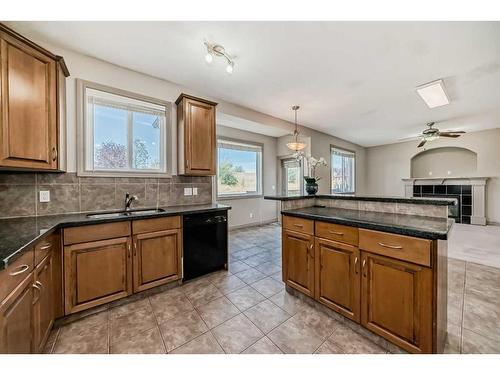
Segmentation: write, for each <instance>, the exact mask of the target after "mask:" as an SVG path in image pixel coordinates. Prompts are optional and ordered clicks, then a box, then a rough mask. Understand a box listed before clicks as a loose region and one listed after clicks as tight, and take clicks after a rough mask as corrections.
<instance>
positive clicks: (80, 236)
mask: <svg viewBox="0 0 500 375" xmlns="http://www.w3.org/2000/svg"><path fill="white" fill-rule="evenodd" d="M127 236H130V222H129V221H121V222H119V223H109V224H96V225H84V226H81V227H75V228H66V229H64V244H65V245H71V244H75V243H82V242H92V241H100V240H107V239H111V238H118V237H127Z"/></svg>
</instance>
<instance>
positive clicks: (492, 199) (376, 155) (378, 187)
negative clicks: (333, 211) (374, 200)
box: [366, 129, 500, 223]
mask: <svg viewBox="0 0 500 375" xmlns="http://www.w3.org/2000/svg"><path fill="white" fill-rule="evenodd" d="M416 146H417V142H416V141H414V142H402V143H395V144H390V145H384V146H377V147H369V148H367V149H366V190H367V191H366V193H368V194H370V195H386V196H404V183H403V181H401V179H402V178H408V177H410V164H411V163H410V162H411V158H412V157H413V156H414V155H416V154H417V153H418V152H420V150H418V149H417V147H416ZM438 147H463V148H466V149H469V150H471V151H473V152H475V153H477V170H476V173H475V176H476V177H491V179H490V180H489V181H488V185H487V201H486V217H487V220H488V221H490V222H497V223H498V222H500V129H492V130H485V131H480V132H474V133H468V134H465V135H463V136H461V137H460V138H457V139H446V138H440V139H438V140H436V141H434V142H432V143H430V144H429V145H428V146H426V148H427V149H434V148H438Z"/></svg>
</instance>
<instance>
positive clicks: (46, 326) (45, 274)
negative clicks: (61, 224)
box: [32, 253, 54, 353]
mask: <svg viewBox="0 0 500 375" xmlns="http://www.w3.org/2000/svg"><path fill="white" fill-rule="evenodd" d="M33 287H34V288H35V289H36V290H35V292H34V293H35V296H34V301H33V349H32V351H33V353H42V352H43V349H44V346H45V343H46V341H47V338H48V337H49V334H50V330H51V329H52V324H53V323H54V297H53V293H54V290H53V288H54V283H53V257H52V253H50V254H49V255H47V257H46V258H45V259H44V260H43V261H42V262H41V263H40V264H39V265H38V266H37V268H36V270H35V283H34V284H33Z"/></svg>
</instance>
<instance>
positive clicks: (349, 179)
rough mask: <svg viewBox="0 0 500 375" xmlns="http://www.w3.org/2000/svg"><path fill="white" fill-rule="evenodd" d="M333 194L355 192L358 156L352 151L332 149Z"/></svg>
mask: <svg viewBox="0 0 500 375" xmlns="http://www.w3.org/2000/svg"><path fill="white" fill-rule="evenodd" d="M330 157H331V163H330V165H331V168H332V170H331V175H332V181H331V183H332V185H331V187H332V194H335V193H354V192H355V170H354V169H355V163H356V154H355V153H354V152H352V151H348V150H343V149H341V148H336V147H331V149H330Z"/></svg>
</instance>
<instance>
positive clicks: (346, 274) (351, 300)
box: [315, 238, 361, 323]
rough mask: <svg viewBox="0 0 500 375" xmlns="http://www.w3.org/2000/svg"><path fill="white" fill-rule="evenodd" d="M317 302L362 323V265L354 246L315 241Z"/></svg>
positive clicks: (320, 240) (317, 239)
mask: <svg viewBox="0 0 500 375" xmlns="http://www.w3.org/2000/svg"><path fill="white" fill-rule="evenodd" d="M315 253H316V257H315V258H316V299H317V300H318V301H320V302H321V303H323V304H324V305H326V306H328V307H329V308H331V309H332V310H335V311H336V312H338V313H339V314H342V315H344V316H346V317H347V318H349V319H352V320H354V321H356V322H358V323H359V321H360V312H359V309H360V282H361V280H360V264H361V259H360V255H359V250H358V248H357V247H355V246H351V245H348V244H343V243H340V242H335V241H329V240H325V239H320V238H316V240H315Z"/></svg>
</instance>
